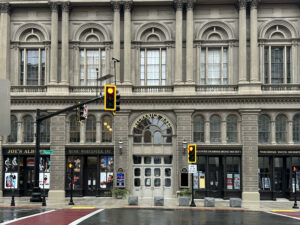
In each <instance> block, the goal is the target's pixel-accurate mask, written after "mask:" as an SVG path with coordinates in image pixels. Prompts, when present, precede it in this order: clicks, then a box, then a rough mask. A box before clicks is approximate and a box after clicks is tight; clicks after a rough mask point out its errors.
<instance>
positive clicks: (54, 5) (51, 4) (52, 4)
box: [49, 2, 58, 12]
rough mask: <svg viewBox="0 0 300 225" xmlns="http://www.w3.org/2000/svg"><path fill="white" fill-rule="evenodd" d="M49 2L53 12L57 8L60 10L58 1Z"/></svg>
mask: <svg viewBox="0 0 300 225" xmlns="http://www.w3.org/2000/svg"><path fill="white" fill-rule="evenodd" d="M49 4H50V9H51V11H52V12H57V10H58V5H57V3H56V2H50V3H49Z"/></svg>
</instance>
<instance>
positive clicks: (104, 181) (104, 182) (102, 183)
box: [100, 172, 107, 188]
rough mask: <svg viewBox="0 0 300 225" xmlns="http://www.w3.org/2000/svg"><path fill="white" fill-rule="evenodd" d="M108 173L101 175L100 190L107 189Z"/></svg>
mask: <svg viewBox="0 0 300 225" xmlns="http://www.w3.org/2000/svg"><path fill="white" fill-rule="evenodd" d="M106 177H107V176H106V172H101V173H100V188H106Z"/></svg>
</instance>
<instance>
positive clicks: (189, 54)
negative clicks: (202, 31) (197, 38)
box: [186, 0, 194, 84]
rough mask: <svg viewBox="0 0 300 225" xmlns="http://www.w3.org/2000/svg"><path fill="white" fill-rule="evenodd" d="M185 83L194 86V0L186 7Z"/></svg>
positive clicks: (190, 0) (189, 0) (188, 2)
mask: <svg viewBox="0 0 300 225" xmlns="http://www.w3.org/2000/svg"><path fill="white" fill-rule="evenodd" d="M186 10H187V12H186V83H188V84H194V63H193V62H194V51H193V42H194V0H188V1H187V6H186Z"/></svg>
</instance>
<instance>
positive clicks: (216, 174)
mask: <svg viewBox="0 0 300 225" xmlns="http://www.w3.org/2000/svg"><path fill="white" fill-rule="evenodd" d="M219 169H220V158H219V157H208V182H209V189H210V190H218V189H219V187H220V184H219V179H220V171H219Z"/></svg>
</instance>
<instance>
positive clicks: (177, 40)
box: [175, 0, 183, 84]
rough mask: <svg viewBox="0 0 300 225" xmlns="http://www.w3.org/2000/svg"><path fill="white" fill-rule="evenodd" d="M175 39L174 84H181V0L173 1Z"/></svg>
mask: <svg viewBox="0 0 300 225" xmlns="http://www.w3.org/2000/svg"><path fill="white" fill-rule="evenodd" d="M175 8H176V38H175V52H176V54H175V58H176V60H175V68H176V69H175V83H176V84H179V83H182V8H183V2H182V0H176V1H175Z"/></svg>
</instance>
